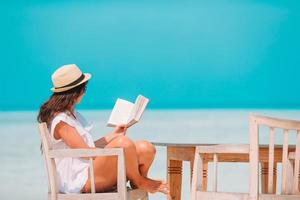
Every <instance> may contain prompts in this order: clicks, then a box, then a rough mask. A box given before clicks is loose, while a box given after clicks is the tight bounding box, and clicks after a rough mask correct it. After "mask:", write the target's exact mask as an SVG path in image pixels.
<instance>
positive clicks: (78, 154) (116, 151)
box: [49, 148, 123, 158]
mask: <svg viewBox="0 0 300 200" xmlns="http://www.w3.org/2000/svg"><path fill="white" fill-rule="evenodd" d="M122 155H123V149H122V148H108V149H98V148H96V149H60V150H50V151H49V157H50V158H67V157H73V158H83V157H96V156H122Z"/></svg>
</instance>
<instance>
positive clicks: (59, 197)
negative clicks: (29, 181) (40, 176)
mask: <svg viewBox="0 0 300 200" xmlns="http://www.w3.org/2000/svg"><path fill="white" fill-rule="evenodd" d="M39 133H40V136H41V141H42V148H43V154H44V158H45V163H46V168H47V175H48V199H49V200H71V199H72V200H85V199H86V200H100V199H101V200H117V199H118V200H127V199H140V200H147V199H148V193H147V192H145V191H143V190H140V189H134V190H129V191H127V188H126V174H125V161H124V152H123V149H122V148H110V149H62V150H53V149H52V148H51V142H50V134H49V131H48V128H47V125H46V123H40V124H39ZM97 156H117V158H118V166H117V170H118V172H117V173H118V175H117V176H118V179H117V192H107V193H96V191H95V180H94V160H93V157H97ZM66 157H74V158H75V157H76V158H83V157H86V158H89V161H90V168H89V170H90V175H91V193H82V194H62V193H60V192H59V191H58V187H57V183H56V166H55V160H54V159H55V158H66Z"/></svg>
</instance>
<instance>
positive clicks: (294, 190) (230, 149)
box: [191, 115, 300, 200]
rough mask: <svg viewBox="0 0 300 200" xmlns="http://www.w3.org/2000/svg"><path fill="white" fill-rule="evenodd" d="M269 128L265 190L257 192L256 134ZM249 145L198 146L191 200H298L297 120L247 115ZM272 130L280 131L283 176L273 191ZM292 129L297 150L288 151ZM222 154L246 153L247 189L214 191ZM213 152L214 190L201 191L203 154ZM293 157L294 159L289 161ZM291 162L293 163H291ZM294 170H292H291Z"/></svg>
mask: <svg viewBox="0 0 300 200" xmlns="http://www.w3.org/2000/svg"><path fill="white" fill-rule="evenodd" d="M261 126H264V127H267V128H268V130H269V144H268V147H269V150H268V160H269V162H268V180H267V184H266V185H265V186H263V187H262V188H264V189H263V190H265V191H263V192H264V193H260V191H259V158H260V155H259V135H260V134H263V133H262V131H260V130H261V129H260V127H261ZM249 127H250V130H249V134H250V135H249V136H250V145H232V144H228V145H227V144H224V145H211V146H198V147H196V151H195V161H194V170H193V171H194V174H193V178H192V190H191V192H192V195H191V198H192V200H202V199H212V200H213V199H215V200H234V199H237V200H238V199H239V200H240V199H243V200H258V199H261V200H262V199H263V200H271V199H272V200H277V199H278V200H279V199H282V200H283V199H285V200H299V199H300V195H299V157H300V121H294V120H286V119H277V118H271V117H265V116H257V115H250V117H249ZM275 129H281V130H283V131H281V133H283V145H282V176H281V191H280V192H279V193H277V194H276V190H275V189H276V187H275V186H276V181H275V180H274V176H273V175H274V164H276V163H274V147H275ZM291 130H296V132H297V133H296V134H297V142H296V147H293V148H294V149H296V153H290V155H289V151H290V145H289V142H288V136H289V134H291ZM222 153H230V154H236V153H237V154H245V153H248V154H249V192H248V193H234V192H231V193H229V192H218V191H217V164H218V156H219V155H220V154H222ZM205 154H212V156H213V160H214V168H213V169H214V172H213V187H212V188H213V189H212V190H213V191H204V187H203V183H202V182H203V180H202V179H203V157H204V155H205ZM293 160H294V162H292V161H293ZM293 163H294V164H293ZM293 169H294V170H293ZM293 171H294V173H293Z"/></svg>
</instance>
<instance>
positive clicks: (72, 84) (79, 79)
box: [55, 74, 85, 89]
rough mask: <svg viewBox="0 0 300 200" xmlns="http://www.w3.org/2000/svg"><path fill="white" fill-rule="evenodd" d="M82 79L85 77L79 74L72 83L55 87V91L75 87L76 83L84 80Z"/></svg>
mask: <svg viewBox="0 0 300 200" xmlns="http://www.w3.org/2000/svg"><path fill="white" fill-rule="evenodd" d="M84 77H85V76H84V74H81V76H80V77H79V78H78V79H76V80H75V81H73V82H72V83H69V84H68V85H65V86H62V87H55V89H61V88H65V87H70V86H74V85H77V84H78V83H80V82H81V81H82V80H83V79H84Z"/></svg>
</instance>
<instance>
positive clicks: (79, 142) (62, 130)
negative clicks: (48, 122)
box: [54, 122, 94, 149]
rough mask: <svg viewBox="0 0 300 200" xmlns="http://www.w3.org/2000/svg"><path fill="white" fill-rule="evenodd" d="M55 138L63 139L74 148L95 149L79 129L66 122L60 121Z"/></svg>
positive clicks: (55, 131) (55, 130)
mask: <svg viewBox="0 0 300 200" xmlns="http://www.w3.org/2000/svg"><path fill="white" fill-rule="evenodd" d="M54 138H55V139H57V140H58V139H62V140H63V141H64V142H65V143H66V144H67V145H68V146H69V147H70V148H73V149H94V147H90V146H88V145H87V144H86V143H85V141H84V140H83V139H82V137H81V136H80V135H79V133H78V132H77V130H76V129H75V128H74V127H72V126H70V125H68V124H67V123H65V122H59V123H58V124H57V125H56V127H55V129H54Z"/></svg>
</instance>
